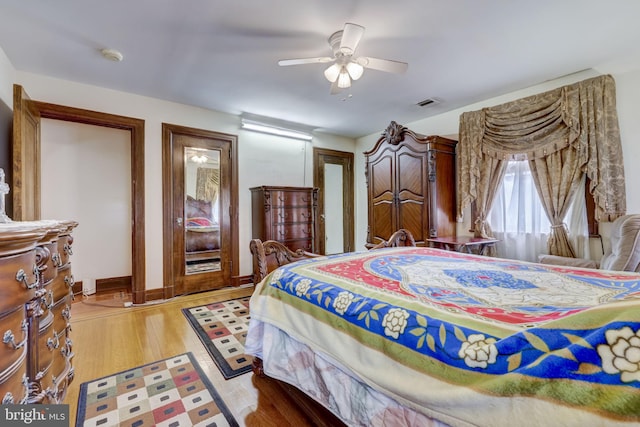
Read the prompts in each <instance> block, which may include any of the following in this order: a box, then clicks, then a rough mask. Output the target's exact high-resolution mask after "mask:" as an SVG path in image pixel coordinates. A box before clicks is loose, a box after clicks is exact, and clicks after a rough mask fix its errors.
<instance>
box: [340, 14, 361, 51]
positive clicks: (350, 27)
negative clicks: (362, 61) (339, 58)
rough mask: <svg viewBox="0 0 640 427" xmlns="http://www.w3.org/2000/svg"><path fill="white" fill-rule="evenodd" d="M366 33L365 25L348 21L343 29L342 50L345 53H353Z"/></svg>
mask: <svg viewBox="0 0 640 427" xmlns="http://www.w3.org/2000/svg"><path fill="white" fill-rule="evenodd" d="M363 34H364V27H363V26H361V25H357V24H352V23H350V22H347V23H346V24H344V29H343V30H342V39H340V52H342V53H344V54H345V55H353V52H355V51H356V48H357V47H358V43H360V39H361V38H362V35H363Z"/></svg>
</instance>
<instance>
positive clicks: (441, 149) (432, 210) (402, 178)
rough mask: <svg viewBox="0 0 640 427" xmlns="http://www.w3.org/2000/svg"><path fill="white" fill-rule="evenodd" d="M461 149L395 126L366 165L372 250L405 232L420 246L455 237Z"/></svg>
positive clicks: (368, 155)
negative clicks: (439, 239) (397, 233)
mask: <svg viewBox="0 0 640 427" xmlns="http://www.w3.org/2000/svg"><path fill="white" fill-rule="evenodd" d="M456 144H457V141H455V140H452V139H448V138H443V137H441V136H425V135H420V134H417V133H415V132H413V131H411V130H409V129H407V128H406V127H404V126H401V125H399V124H398V123H396V122H395V121H392V122H391V123H390V124H389V126H388V127H387V129H386V130H385V131H384V132H383V133H382V136H381V137H380V139H379V140H378V141H377V142H376V144H375V146H374V147H373V148H372V149H371V150H370V151H367V152H365V153H364V156H365V160H366V169H365V173H366V178H367V198H368V209H369V224H368V230H367V247H371V246H373V245H375V244H376V243H379V242H380V241H383V240H387V239H388V238H389V237H390V236H391V234H392V233H393V232H394V231H396V230H398V229H400V228H404V229H407V230H409V231H410V232H411V234H413V237H414V238H415V240H416V244H417V245H419V246H427V239H429V238H433V237H450V236H455V235H456V215H455V209H456V157H455V156H456Z"/></svg>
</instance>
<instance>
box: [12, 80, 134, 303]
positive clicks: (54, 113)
mask: <svg viewBox="0 0 640 427" xmlns="http://www.w3.org/2000/svg"><path fill="white" fill-rule="evenodd" d="M18 88H19V89H20V90H22V87H21V86H19V85H14V94H15V93H16V90H17V89H18ZM27 102H28V103H29V108H33V109H34V110H35V111H36V112H38V113H39V115H40V117H41V118H43V119H53V120H62V121H67V122H73V123H82V124H87V125H94V126H103V127H108V128H114V129H122V130H126V131H128V132H129V134H130V141H131V209H132V212H131V219H132V224H131V234H132V237H131V257H132V263H131V288H132V289H131V291H132V299H133V303H134V304H142V303H144V302H145V300H146V296H145V283H146V271H145V267H146V260H145V213H144V200H145V195H144V120H141V119H135V118H132V117H126V116H118V115H114V114H107V113H101V112H98V111H90V110H84V109H80V108H74V107H67V106H63V105H57V104H50V103H46V102H40V101H27ZM14 114H15V112H14ZM39 153H40V150H39V147H38V156H39ZM39 160H40V159H38V165H39V164H40V163H39ZM13 162H14V165H15V166H17V167H18V168H19V170H22V168H23V167H24V166H26V167H29V165H23V164H22V162H23V159H22V157H21V155H17V156H15V155H14V158H13ZM34 173H36V172H34ZM37 176H38V177H39V176H40V171H39V170H38V171H37ZM15 179H16V177H14V179H13V180H14V181H13V183H14V185H13V188H12V189H11V190H12V191H13V192H14V199H15V198H17V200H21V197H22V188H21V186H20V185H17V186H16V185H15V184H16V182H15ZM37 189H38V191H39V189H40V185H39V181H38V185H37ZM36 197H37V199H38V200H39V199H40V194H37V195H36ZM15 209H16V206H15V205H14V215H15ZM18 209H20V206H18ZM18 217H20V216H18Z"/></svg>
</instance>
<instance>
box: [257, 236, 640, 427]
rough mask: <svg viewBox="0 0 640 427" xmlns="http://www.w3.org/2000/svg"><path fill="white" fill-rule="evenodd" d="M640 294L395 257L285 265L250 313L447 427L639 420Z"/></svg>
mask: <svg viewBox="0 0 640 427" xmlns="http://www.w3.org/2000/svg"><path fill="white" fill-rule="evenodd" d="M639 297H640V274H633V273H621V272H606V271H597V270H589V269H578V268H564V267H559V266H549V265H541V264H533V263H525V262H518V261H513V260H505V259H499V258H488V257H479V256H474V255H464V254H460V253H456V252H448V251H442V250H438V249H430V248H388V249H381V250H375V251H369V252H363V253H351V254H342V255H334V256H329V257H322V258H316V259H313V260H305V261H300V262H297V263H294V264H289V265H287V266H284V267H281V268H279V269H277V270H276V271H274V272H273V273H271V274H270V275H269V276H267V277H266V278H265V280H264V281H263V282H262V283H261V284H260V286H259V287H258V289H257V290H256V292H255V293H254V296H253V298H252V301H251V313H252V319H256V320H258V321H260V322H265V323H269V324H272V325H274V326H277V327H278V328H280V329H281V330H282V331H284V332H286V333H287V334H289V335H291V336H292V337H293V338H294V339H296V340H299V341H300V342H303V343H305V344H306V345H308V346H310V347H311V348H313V349H314V350H315V351H318V352H320V353H323V354H326V355H328V356H329V357H330V358H331V359H334V360H336V361H338V362H339V363H340V364H341V365H342V366H345V367H347V368H348V369H349V370H350V371H351V373H352V374H353V375H354V376H355V377H357V378H359V379H360V380H361V381H363V382H364V383H366V384H368V385H369V386H371V387H372V388H374V389H376V390H379V391H382V392H383V393H385V394H386V395H388V396H390V397H392V398H393V399H395V400H397V401H398V402H400V403H401V404H403V405H407V406H408V407H411V408H413V409H416V410H418V411H420V412H423V413H425V414H427V415H429V416H431V417H433V418H435V419H439V420H441V421H444V422H447V423H449V424H451V425H461V426H462V425H464V426H467V425H487V426H499V425H505V426H507V425H509V423H510V421H509V420H510V419H514V418H513V417H516V418H517V419H518V420H519V425H532V426H534V425H554V426H555V425H589V426H591V425H603V426H604V425H607V426H608V425H614V424H616V423H620V424H621V425H625V424H626V423H633V424H635V423H640V409H639V408H640V298H639ZM251 336H252V334H251V333H250V334H249V337H248V338H247V339H248V340H249V339H250V337H251ZM251 339H253V338H251ZM252 345H253V344H252V343H248V346H249V347H251V346H252Z"/></svg>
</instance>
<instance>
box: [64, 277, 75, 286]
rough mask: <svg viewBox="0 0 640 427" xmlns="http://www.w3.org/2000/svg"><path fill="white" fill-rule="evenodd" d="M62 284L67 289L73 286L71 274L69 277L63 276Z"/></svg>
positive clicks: (73, 280)
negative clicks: (64, 284)
mask: <svg viewBox="0 0 640 427" xmlns="http://www.w3.org/2000/svg"><path fill="white" fill-rule="evenodd" d="M64 283H66V284H67V286H68V287H69V288H73V285H75V284H76V280H75V279H74V278H73V274H72V275H71V276H64Z"/></svg>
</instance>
